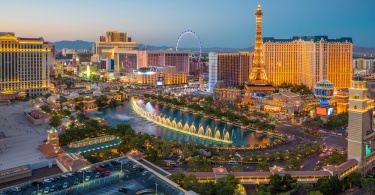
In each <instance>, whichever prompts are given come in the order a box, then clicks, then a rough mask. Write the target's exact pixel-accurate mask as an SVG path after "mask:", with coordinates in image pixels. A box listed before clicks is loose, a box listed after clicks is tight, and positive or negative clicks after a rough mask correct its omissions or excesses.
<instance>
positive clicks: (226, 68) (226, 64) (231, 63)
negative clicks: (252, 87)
mask: <svg viewBox="0 0 375 195" xmlns="http://www.w3.org/2000/svg"><path fill="white" fill-rule="evenodd" d="M210 54H211V55H216V56H215V57H214V56H210V59H209V60H214V61H210V65H209V67H210V66H217V80H222V81H224V83H225V85H226V86H227V87H236V86H239V85H244V84H245V82H246V81H247V80H248V76H249V74H250V67H251V64H252V53H250V52H233V53H210ZM213 63H216V64H214V65H213ZM213 85H215V84H213Z"/></svg>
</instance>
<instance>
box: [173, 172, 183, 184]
mask: <svg viewBox="0 0 375 195" xmlns="http://www.w3.org/2000/svg"><path fill="white" fill-rule="evenodd" d="M185 177H186V175H185V174H184V173H182V172H174V173H173V174H172V175H171V177H170V179H171V180H172V181H174V182H175V183H177V184H178V185H180V186H182V183H183V180H184V178H185Z"/></svg>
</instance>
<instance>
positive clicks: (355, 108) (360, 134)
mask: <svg viewBox="0 0 375 195" xmlns="http://www.w3.org/2000/svg"><path fill="white" fill-rule="evenodd" d="M373 102H374V100H372V99H370V98H369V95H368V90H367V87H366V81H365V80H364V78H363V77H361V76H359V75H357V76H355V77H353V80H352V82H351V87H350V88H349V109H348V113H349V123H348V159H355V160H357V161H358V165H359V169H360V170H359V171H360V172H362V173H367V172H368V171H370V170H371V169H372V168H373V167H375V131H374V106H373Z"/></svg>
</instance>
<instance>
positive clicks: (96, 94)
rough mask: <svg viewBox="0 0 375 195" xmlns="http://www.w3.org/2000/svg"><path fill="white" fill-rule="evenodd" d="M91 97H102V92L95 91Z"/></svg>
mask: <svg viewBox="0 0 375 195" xmlns="http://www.w3.org/2000/svg"><path fill="white" fill-rule="evenodd" d="M92 95H93V96H96V97H99V96H101V95H102V92H101V91H100V90H98V89H97V90H95V91H94V92H93V93H92Z"/></svg>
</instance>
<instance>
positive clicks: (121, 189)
mask: <svg viewBox="0 0 375 195" xmlns="http://www.w3.org/2000/svg"><path fill="white" fill-rule="evenodd" d="M118 192H122V193H127V192H128V190H127V189H126V188H119V189H118Z"/></svg>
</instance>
